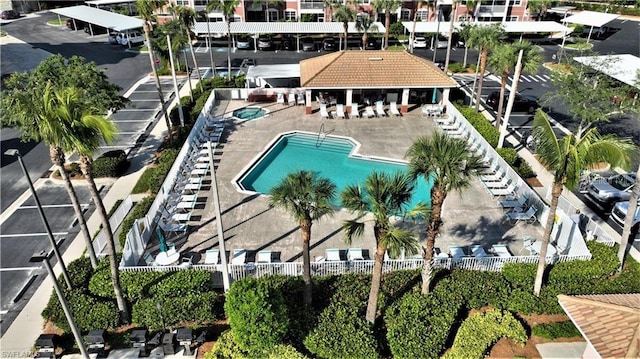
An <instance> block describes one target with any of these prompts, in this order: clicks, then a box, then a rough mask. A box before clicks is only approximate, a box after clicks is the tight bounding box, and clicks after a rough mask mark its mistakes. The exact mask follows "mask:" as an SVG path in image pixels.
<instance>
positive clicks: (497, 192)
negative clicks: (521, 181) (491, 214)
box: [487, 183, 516, 197]
mask: <svg viewBox="0 0 640 359" xmlns="http://www.w3.org/2000/svg"><path fill="white" fill-rule="evenodd" d="M515 191H516V187H515V186H514V185H513V183H511V184H510V185H509V187H507V188H488V187H487V192H489V194H490V195H492V196H494V197H500V196H512V195H513V193H514V192H515Z"/></svg>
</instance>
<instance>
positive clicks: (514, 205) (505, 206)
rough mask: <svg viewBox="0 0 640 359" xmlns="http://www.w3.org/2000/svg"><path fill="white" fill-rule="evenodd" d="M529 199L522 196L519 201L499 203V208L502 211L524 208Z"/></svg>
mask: <svg viewBox="0 0 640 359" xmlns="http://www.w3.org/2000/svg"><path fill="white" fill-rule="evenodd" d="M528 199H529V198H528V197H527V196H524V195H523V196H520V198H518V199H517V200H513V199H512V200H506V201H498V206H500V207H501V208H502V209H510V208H522V207H524V204H525V203H527V200H528Z"/></svg>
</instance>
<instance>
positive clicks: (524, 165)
mask: <svg viewBox="0 0 640 359" xmlns="http://www.w3.org/2000/svg"><path fill="white" fill-rule="evenodd" d="M518 159H519V161H520V163H519V164H518V167H516V168H514V169H515V170H516V172H517V173H518V175H520V177H522V178H532V177H535V176H536V173H535V172H534V171H533V168H531V165H530V164H529V162H527V161H525V160H523V159H522V158H520V157H518Z"/></svg>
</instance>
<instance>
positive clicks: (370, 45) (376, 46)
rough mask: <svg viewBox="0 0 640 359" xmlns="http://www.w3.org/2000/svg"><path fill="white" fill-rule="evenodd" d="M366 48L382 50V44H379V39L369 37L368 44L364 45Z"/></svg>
mask: <svg viewBox="0 0 640 359" xmlns="http://www.w3.org/2000/svg"><path fill="white" fill-rule="evenodd" d="M364 49H365V50H380V45H379V44H378V40H376V39H374V38H368V39H367V44H366V45H365V46H364Z"/></svg>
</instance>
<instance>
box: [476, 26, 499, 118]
mask: <svg viewBox="0 0 640 359" xmlns="http://www.w3.org/2000/svg"><path fill="white" fill-rule="evenodd" d="M505 39H506V33H505V32H504V29H503V28H502V25H500V24H492V25H489V26H478V25H473V26H472V27H471V30H470V36H469V40H468V41H467V42H468V43H469V46H471V47H473V48H475V49H477V50H478V51H479V52H480V55H479V56H480V79H479V80H478V93H477V94H476V111H478V110H479V109H480V99H481V96H482V80H483V79H484V72H485V71H486V69H487V58H488V56H489V51H490V50H493V49H494V48H496V47H497V46H498V45H500V44H502V42H503V41H504V40H505ZM476 76H477V75H476Z"/></svg>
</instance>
